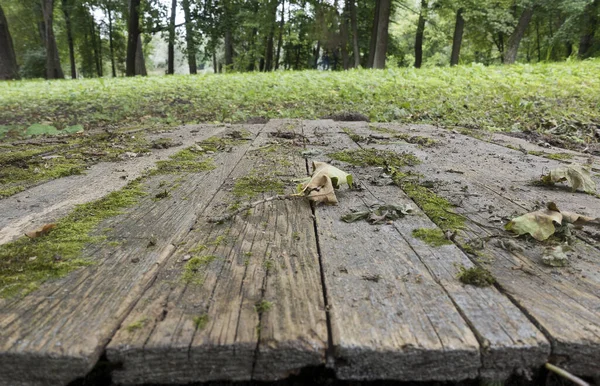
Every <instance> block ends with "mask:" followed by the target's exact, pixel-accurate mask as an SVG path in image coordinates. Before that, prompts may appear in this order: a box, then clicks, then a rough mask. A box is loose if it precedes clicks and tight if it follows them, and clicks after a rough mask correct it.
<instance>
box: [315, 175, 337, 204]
mask: <svg viewBox="0 0 600 386" xmlns="http://www.w3.org/2000/svg"><path fill="white" fill-rule="evenodd" d="M307 188H308V190H309V191H310V193H309V194H308V199H309V200H311V201H314V202H320V203H323V204H329V205H335V204H337V203H338V200H337V197H336V196H335V190H334V189H333V183H332V182H331V178H329V176H327V175H321V176H320V177H319V178H318V179H317V178H313V179H312V180H311V181H310V183H309V184H308V185H307Z"/></svg>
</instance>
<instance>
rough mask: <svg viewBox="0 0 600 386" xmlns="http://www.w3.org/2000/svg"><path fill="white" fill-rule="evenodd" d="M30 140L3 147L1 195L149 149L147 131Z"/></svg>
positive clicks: (1, 154)
mask: <svg viewBox="0 0 600 386" xmlns="http://www.w3.org/2000/svg"><path fill="white" fill-rule="evenodd" d="M40 141H42V140H30V141H24V142H19V143H16V144H14V145H13V146H11V147H8V146H2V147H0V198H4V197H8V196H11V195H13V194H16V193H18V192H20V191H23V190H25V189H27V188H29V187H31V186H33V185H35V184H38V183H41V182H45V181H48V180H52V179H56V178H61V177H67V176H71V175H75V174H82V173H83V172H84V171H85V169H86V168H87V167H89V166H90V165H93V164H95V163H98V162H101V161H105V162H114V161H119V160H122V159H124V158H127V157H128V156H129V155H128V154H131V155H134V156H136V155H139V154H143V153H146V152H148V151H149V149H150V144H148V142H147V141H146V140H145V138H144V136H143V134H139V133H136V135H131V134H127V133H99V134H94V135H83V136H81V135H75V136H65V137H61V138H58V139H56V140H55V141H54V142H49V143H47V144H46V143H44V142H43V141H42V142H40Z"/></svg>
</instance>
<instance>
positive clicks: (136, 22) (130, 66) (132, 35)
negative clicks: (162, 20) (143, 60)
mask: <svg viewBox="0 0 600 386" xmlns="http://www.w3.org/2000/svg"><path fill="white" fill-rule="evenodd" d="M140 2H141V0H129V20H128V23H127V60H126V66H125V74H126V75H127V76H135V75H136V68H137V66H136V60H135V59H136V56H137V50H138V47H137V46H138V41H141V39H140V38H139V37H140V9H139V8H140ZM140 48H141V47H140ZM142 57H143V55H142Z"/></svg>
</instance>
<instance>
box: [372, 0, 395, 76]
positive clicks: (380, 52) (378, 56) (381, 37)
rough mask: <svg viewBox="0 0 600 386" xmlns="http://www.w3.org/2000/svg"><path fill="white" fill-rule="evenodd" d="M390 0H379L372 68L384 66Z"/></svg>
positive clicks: (390, 6)
mask: <svg viewBox="0 0 600 386" xmlns="http://www.w3.org/2000/svg"><path fill="white" fill-rule="evenodd" d="M391 10H392V0H380V1H379V17H378V18H377V20H378V23H377V43H376V44H375V56H374V58H373V68H385V56H386V54H387V46H388V27H389V24H390V12H391Z"/></svg>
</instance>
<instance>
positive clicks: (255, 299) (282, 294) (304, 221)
mask: <svg viewBox="0 0 600 386" xmlns="http://www.w3.org/2000/svg"><path fill="white" fill-rule="evenodd" d="M291 126H293V125H292V124H290V123H289V122H286V121H272V122H271V123H270V124H269V125H267V127H266V129H265V131H264V132H263V133H261V135H260V136H259V138H258V139H257V140H256V141H255V143H254V144H253V147H252V148H251V149H250V151H249V152H248V153H247V155H246V156H245V158H244V159H243V160H242V162H240V164H239V165H238V166H237V167H235V168H234V169H233V171H232V172H231V175H230V176H229V177H228V179H227V180H228V181H231V182H230V183H226V184H225V185H224V186H223V188H222V189H220V190H219V192H218V193H217V194H216V195H214V197H213V198H212V200H211V202H210V205H209V206H208V208H207V209H206V210H205V211H204V212H203V213H202V215H201V216H200V217H199V218H198V222H197V225H196V229H195V230H194V231H192V232H191V233H190V234H189V235H188V236H186V237H185V238H184V239H183V240H182V245H183V246H182V247H181V248H180V250H178V251H177V252H176V253H175V254H174V255H173V256H172V257H171V259H169V261H168V262H167V264H166V265H165V267H166V269H165V270H164V271H163V272H161V273H160V274H159V277H158V279H157V281H156V282H155V284H154V286H152V287H151V288H150V289H149V290H148V291H146V293H145V294H144V296H143V297H142V299H141V301H140V302H138V305H137V307H136V308H135V309H134V310H133V311H132V313H131V314H130V315H129V317H128V318H127V320H126V321H125V323H124V324H123V326H124V327H125V326H127V325H128V323H135V321H136V320H140V319H143V318H149V319H150V320H152V323H150V325H148V326H144V329H142V330H140V331H136V332H135V333H134V334H131V333H130V332H129V331H127V329H126V328H122V329H120V330H119V331H118V332H117V334H116V336H115V338H114V339H113V340H112V342H111V343H110V345H109V346H108V348H107V355H108V358H109V360H111V361H113V362H120V363H122V365H123V368H122V369H121V370H119V371H117V372H115V374H114V378H115V380H117V381H118V382H120V383H124V384H129V383H131V384H135V383H142V382H148V383H149V382H153V383H186V382H192V381H210V380H249V379H260V380H275V379H280V378H284V377H286V376H287V375H289V374H290V373H292V372H295V371H298V370H300V369H302V368H303V367H306V366H311V365H319V364H323V363H324V361H325V350H326V345H327V329H326V317H325V309H324V305H323V291H322V288H321V282H320V279H319V278H320V274H319V264H318V253H317V248H316V241H315V236H314V224H313V220H312V218H311V210H310V206H309V205H308V204H307V203H306V202H304V201H276V202H271V203H267V204H264V205H259V206H257V207H256V208H255V209H253V210H252V213H251V214H248V215H244V214H242V215H240V216H236V217H235V218H234V219H233V220H232V221H230V222H227V223H225V224H209V222H208V219H209V218H211V217H214V216H217V215H220V214H221V213H222V212H223V211H224V210H225V209H226V207H227V205H228V204H230V203H231V202H232V197H231V193H230V190H231V188H232V185H233V181H235V180H236V179H239V178H243V177H245V176H247V175H269V174H272V175H275V176H277V177H278V178H281V179H283V180H284V181H286V183H287V185H288V186H289V187H290V188H288V189H287V190H288V191H293V186H294V185H295V184H293V183H290V180H291V179H292V178H297V177H299V176H302V175H306V166H305V161H304V159H302V158H300V157H299V152H300V150H301V148H297V147H295V146H294V145H293V141H286V140H283V139H271V138H270V137H269V136H268V133H269V132H275V131H285V130H290V129H291ZM266 194H267V195H269V194H272V192H269V193H266ZM219 235H220V236H224V237H225V239H226V240H227V243H222V244H220V245H218V246H216V247H215V248H214V249H213V250H211V251H209V252H207V253H211V254H213V255H215V256H217V257H218V258H217V259H215V260H214V261H212V262H211V263H210V264H208V265H207V266H206V267H205V269H204V271H203V272H202V278H201V279H202V280H201V281H199V282H197V283H182V282H181V279H180V277H181V274H182V271H183V264H182V261H181V260H182V259H183V257H184V256H185V255H186V254H189V250H190V249H193V248H195V247H197V246H198V245H210V244H211V242H212V243H214V240H217V239H218V236H219ZM200 315H203V316H204V317H205V319H206V323H205V325H203V326H201V327H202V328H199V327H198V326H196V325H194V321H193V319H194V317H198V316H200ZM157 316H158V317H157Z"/></svg>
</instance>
